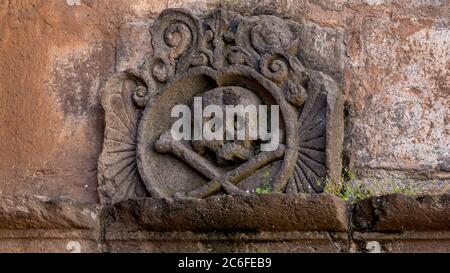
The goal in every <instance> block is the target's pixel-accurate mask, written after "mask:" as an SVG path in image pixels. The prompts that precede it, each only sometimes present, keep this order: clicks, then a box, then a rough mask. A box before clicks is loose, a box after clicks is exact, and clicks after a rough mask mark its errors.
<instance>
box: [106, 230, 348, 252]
mask: <svg viewBox="0 0 450 273" xmlns="http://www.w3.org/2000/svg"><path fill="white" fill-rule="evenodd" d="M105 245H106V247H105V248H106V250H107V252H347V251H348V234H347V233H345V232H339V233H333V232H318V231H313V232H296V231H293V232H253V233H242V232H235V233H220V232H216V233H214V232H210V233H193V232H129V233H127V232H123V233H120V232H109V233H107V234H106V237H105Z"/></svg>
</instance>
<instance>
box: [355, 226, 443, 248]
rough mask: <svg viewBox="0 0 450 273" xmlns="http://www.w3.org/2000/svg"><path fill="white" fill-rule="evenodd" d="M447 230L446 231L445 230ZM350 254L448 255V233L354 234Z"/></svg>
mask: <svg viewBox="0 0 450 273" xmlns="http://www.w3.org/2000/svg"><path fill="white" fill-rule="evenodd" d="M447 230H448V229H447ZM352 241H353V242H352V243H353V245H352V248H351V252H370V253H383V252H388V253H389V252H392V253H449V252H450V232H448V231H443V232H441V231H435V232H417V231H413V232H408V231H406V232H402V233H377V232H364V233H363V232H354V233H353V234H352Z"/></svg>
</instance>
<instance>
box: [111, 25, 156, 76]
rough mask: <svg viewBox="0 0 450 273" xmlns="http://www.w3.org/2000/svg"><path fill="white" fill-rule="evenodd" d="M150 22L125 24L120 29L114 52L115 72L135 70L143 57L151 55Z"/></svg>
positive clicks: (139, 65) (141, 63)
mask: <svg viewBox="0 0 450 273" xmlns="http://www.w3.org/2000/svg"><path fill="white" fill-rule="evenodd" d="M151 25H152V21H138V22H131V23H126V24H124V25H123V26H121V28H120V34H119V41H118V43H117V52H116V72H123V71H126V70H128V69H134V70H137V69H139V67H141V66H142V65H143V64H144V61H145V57H146V56H147V55H151V54H152V53H153V48H152V36H151V35H150V26H151Z"/></svg>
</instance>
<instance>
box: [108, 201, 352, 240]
mask: <svg viewBox="0 0 450 273" xmlns="http://www.w3.org/2000/svg"><path fill="white" fill-rule="evenodd" d="M105 217H106V218H105V227H106V233H107V234H109V233H112V234H114V233H116V232H124V231H126V232H133V231H140V230H144V231H160V232H165V231H192V232H244V231H246V232H257V231H335V232H345V231H346V230H347V226H348V225H347V221H348V215H347V204H346V203H345V202H343V201H342V200H340V199H338V198H337V197H335V196H332V195H328V194H320V195H312V196H307V195H301V194H263V195H249V196H218V197H210V198H207V199H181V200H169V199H156V198H139V199H130V200H125V201H122V202H119V203H116V204H114V205H112V206H111V207H110V208H108V209H107V210H106V211H105ZM107 236H109V235H107Z"/></svg>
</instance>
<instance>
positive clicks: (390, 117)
mask: <svg viewBox="0 0 450 273" xmlns="http://www.w3.org/2000/svg"><path fill="white" fill-rule="evenodd" d="M173 7H182V8H186V9H188V10H190V11H191V12H193V13H195V14H198V15H201V14H203V13H205V12H208V11H211V10H213V9H216V8H220V7H221V8H225V9H228V10H232V11H236V12H238V13H241V14H243V15H259V14H274V15H278V16H280V17H283V18H290V19H292V20H295V21H297V22H301V23H302V25H303V26H304V28H305V29H303V30H302V31H304V35H305V37H310V39H307V42H306V43H305V44H304V45H303V49H302V56H303V58H305V60H310V62H309V63H310V66H311V67H310V68H312V69H316V68H319V67H320V68H321V69H326V72H327V73H328V74H330V75H332V76H333V78H334V79H335V80H336V81H338V83H339V84H340V85H341V87H342V89H343V92H344V95H345V105H346V107H345V123H346V124H345V145H344V154H343V157H344V161H345V165H346V166H347V168H348V169H349V170H350V171H351V172H352V173H354V174H355V175H356V177H355V180H354V182H355V183H363V184H365V185H368V186H369V187H370V186H371V185H373V184H374V181H375V182H376V183H375V184H377V185H381V186H380V187H379V188H377V189H375V191H377V190H378V191H382V192H385V191H390V190H391V191H394V190H393V189H392V187H393V186H392V185H398V184H405V183H407V184H411V185H413V186H414V187H417V188H418V189H419V190H420V191H423V192H425V193H448V192H449V190H450V187H449V182H450V148H449V147H450V84H449V83H450V50H449V48H450V3H449V2H448V1H447V0H415V1H413V0H401V1H388V0H359V1H358V0H342V1H339V0H335V1H333V0H309V1H308V0H305V1H293V0H292V1H291V0H279V1H277V0H264V1H254V0H243V1H237V0H222V1H219V0H211V1H202V0H199V1H195V0H164V1H154V0H135V1H128V0H55V1H40V0H0V105H1V107H0V195H2V196H5V198H10V197H9V196H22V195H38V196H45V197H46V198H47V197H48V198H57V199H58V200H59V199H64V200H66V199H70V200H74V201H77V202H87V203H91V205H89V206H92V207H94V208H89V210H91V209H93V210H96V209H98V208H97V205H95V204H96V203H98V202H99V199H98V198H99V197H98V192H97V160H98V156H99V154H100V151H101V145H102V140H103V131H104V117H103V115H104V113H103V110H102V109H101V107H100V105H99V98H98V93H99V89H100V87H101V86H102V84H104V82H105V80H106V79H107V78H108V77H109V76H110V75H112V74H113V73H114V72H116V71H117V72H118V71H123V70H125V69H127V68H130V67H133V66H136V65H138V63H139V61H140V60H142V56H143V55H145V54H148V53H151V51H152V48H151V47H149V46H148V43H146V41H148V40H149V39H151V37H149V36H148V35H146V34H143V32H140V31H139V30H142V29H145V28H147V27H148V25H149V24H151V22H152V20H153V19H154V18H155V17H156V16H157V15H158V14H159V13H160V12H161V11H162V10H164V9H166V8H173ZM128 37H131V40H129V38H128ZM128 41H133V43H129V42H128ZM121 52H125V53H126V54H121ZM318 55H319V56H322V57H321V58H316V57H317V56H318ZM11 198H13V197H11ZM18 198H19V197H18ZM21 198H22V197H21ZM11 202H13V203H15V202H16V201H11ZM23 202H26V201H23ZM374 202H375V201H374ZM447 202H448V201H447ZM446 204H448V203H446ZM30 206H34V205H30ZM25 207H26V206H25ZM62 207H65V206H62ZM446 208H447V210H444V212H445V211H447V212H448V205H447V207H446ZM61 210H63V211H65V208H64V209H61ZM57 211H59V210H57ZM80 211H81V212H83V211H84V212H86V213H87V211H86V210H83V209H80ZM12 215H16V214H14V213H13V214H12ZM445 215H446V214H444V215H442V216H441V217H448V214H447V215H446V216H445ZM52 217H53V216H52ZM54 217H57V216H54ZM96 217H97V216H96ZM96 217H94V218H95V219H94V222H95V221H97V220H96V219H98V218H96ZM77 219H78V218H77ZM447 219H448V218H447ZM11 221H12V220H11ZM58 221H60V220H58ZM61 221H62V220H61ZM77 221H78V220H77ZM77 221H75V222H77ZM13 222H14V221H13ZM19 222H20V221H19ZM60 224H62V223H55V225H56V228H59V226H58V225H60ZM88 225H91V226H89V227H88V228H87V230H91V228H92V225H94V226H95V223H94V224H92V223H90V224H88ZM12 226H14V224H13V225H12ZM69 226H70V225H69ZM75 226H76V228H75V230H76V231H73V229H74V228H73V226H70V228H69V229H70V232H72V233H70V232H69V233H70V234H73V232H75V233H76V234H77V235H76V236H75V237H74V238H90V240H91V241H89V242H90V243H89V244H92V245H95V246H96V247H97V236H99V235H98V234H100V233H98V234H97V233H95V232H94V235H92V234H90V233H89V232H90V231H89V232H88V233H89V234H88V235H86V233H85V232H84V231H85V229H86V228H83V227H79V226H77V225H75ZM449 226H450V224H449V225H447V227H446V228H447V230H448V227H449ZM2 228H5V229H6V230H8V228H11V227H2ZM46 228H49V227H45V225H44V226H41V225H40V224H39V225H37V228H33V230H34V231H33V232H38V231H36V230H41V229H44V230H45V229H46ZM51 228H52V229H53V228H55V226H52V227H51ZM371 228H373V226H371V225H369V229H371ZM388 229H389V228H388V227H386V226H382V227H377V228H375V229H374V230H375V231H376V232H380V233H383V232H384V231H386V230H388ZM442 229H445V228H442V227H441V228H439V229H438V230H442ZM79 230H83V232H81V233H80V232H79ZM94 230H95V228H94ZM428 231H429V230H428V229H427V228H424V229H423V230H421V231H420V232H428ZM431 231H433V230H431ZM8 232H9V231H8ZM8 232H6V233H5V234H9V233H8ZM344 233H345V234H347V233H346V232H344ZM33 234H34V235H30V236H31V237H33V236H34V237H33V238H40V236H39V233H33ZM371 234H372V233H371ZM421 234H422V233H421ZM433 234H434V235H433V236H438V237H439V236H441V237H439V238H444V239H442V240H443V241H445V240H447V242H448V240H449V239H448V238H449V237H448V234H447V235H442V234H441V235H436V234H437V233H433ZM4 236H6V237H5V238H15V237H14V236H18V237H19V238H22V237H23V235H17V234H16V235H14V236H12V235H11V236H10V235H4ZM8 236H10V237H8ZM61 236H63V235H61ZM64 236H65V235H64ZM64 236H63V238H71V236H72V235H67V236H66V237H64ZM86 236H87V237H86ZM327 236H328V235H327ZM358 236H359V237H358ZM364 236H365V235H364V234H363V235H361V234H357V235H355V236H354V238H360V240H362V241H364V240H366V239H361V238H365V237H364ZM370 236H372V235H370ZM370 236H369V237H370ZM373 236H375V235H373ZM383 236H384V235H383ZM389 236H391V235H389ZM414 236H416V235H414ZM414 236H413V237H414ZM417 236H419V235H417ZM421 236H422V235H421ZM423 236H425V235H423ZM446 236H447V237H446ZM44 237H45V236H44ZM344 237H345V236H344ZM425 237H426V236H425ZM438 237H436V238H438ZM383 238H384V237H383ZM427 238H428V237H427ZM8 240H11V239H8ZM30 240H31V239H30ZM61 240H62V241H64V240H66V239H61ZM302 240H303V239H302ZM386 240H387V241H390V242H392V241H395V240H398V238H397V239H396V238H394V239H392V238H391V239H389V238H388V239H386ZM408 240H409V239H408ZM411 240H413V239H411ZM30 242H31V241H30ZM77 242H78V241H77ZM92 242H93V243H92ZM65 244H66V242H65V241H64V244H62V245H63V246H64V247H66V245H65ZM362 244H363V245H364V243H362ZM11 245H12V247H11V248H9V250H11V249H14V248H16V250H19V251H20V250H21V249H23V250H30V249H31V250H34V251H36V250H37V249H36V248H29V249H28V248H20V247H18V246H14V242H12V243H11ZM42 245H43V246H42V249H51V248H50V246H48V247H45V245H44V243H43V244H42ZM394 245H395V244H394ZM77 246H78V245H77V244H76V243H75V248H77ZM395 247H396V246H393V250H394V251H395V250H396V249H397V250H399V251H400V250H401V249H402V248H401V247H400V248H395ZM69 248H70V249H71V247H69ZM55 249H56V250H57V251H64V249H65V248H64V249H62V248H55ZM89 249H91V250H92V249H97V248H95V247H94V248H93V247H92V246H91V247H89ZM342 249H346V250H348V249H350V248H345V247H344V248H342ZM404 249H406V248H404ZM109 250H110V251H112V249H109ZM444 250H446V251H449V250H448V249H444Z"/></svg>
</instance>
